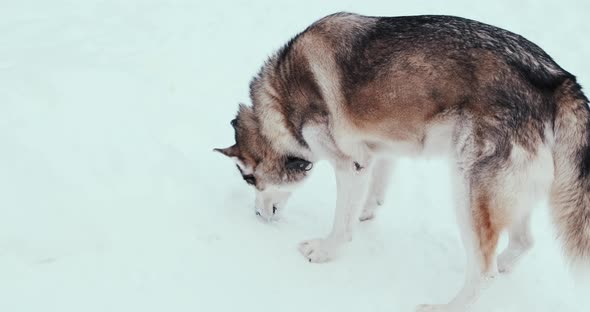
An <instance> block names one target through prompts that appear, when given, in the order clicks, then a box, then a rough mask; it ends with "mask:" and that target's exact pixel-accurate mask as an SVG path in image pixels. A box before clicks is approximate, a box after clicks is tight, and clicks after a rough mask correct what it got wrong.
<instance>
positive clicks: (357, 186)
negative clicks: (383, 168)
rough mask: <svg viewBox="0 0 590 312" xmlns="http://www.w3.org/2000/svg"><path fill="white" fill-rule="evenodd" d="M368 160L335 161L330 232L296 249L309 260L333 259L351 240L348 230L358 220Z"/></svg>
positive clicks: (352, 227)
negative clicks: (343, 162)
mask: <svg viewBox="0 0 590 312" xmlns="http://www.w3.org/2000/svg"><path fill="white" fill-rule="evenodd" d="M371 166H372V164H371V162H370V161H365V162H363V163H362V164H361V163H360V162H357V161H350V162H346V163H345V164H342V165H338V164H337V165H335V172H336V190H337V193H338V194H337V199H336V213H335V215H334V223H333V226H332V232H331V233H330V234H329V235H328V237H326V238H320V239H313V240H308V241H304V242H302V243H301V244H300V245H299V250H300V251H301V253H302V254H303V256H305V257H306V258H307V259H308V260H309V262H326V261H329V260H331V259H333V258H334V257H335V256H336V254H337V252H338V250H339V249H340V247H341V246H342V245H343V244H344V243H346V242H349V241H351V240H352V232H353V230H354V228H355V226H356V225H357V223H358V222H359V216H360V213H361V208H362V206H363V203H364V201H365V197H366V194H367V189H368V185H369V183H368V182H369V177H370V174H371Z"/></svg>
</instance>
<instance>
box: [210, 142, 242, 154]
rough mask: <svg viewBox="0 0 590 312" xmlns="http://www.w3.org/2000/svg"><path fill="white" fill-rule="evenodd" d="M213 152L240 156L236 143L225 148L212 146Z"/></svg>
mask: <svg viewBox="0 0 590 312" xmlns="http://www.w3.org/2000/svg"><path fill="white" fill-rule="evenodd" d="M213 151H214V152H219V153H221V154H223V155H225V156H227V157H238V156H240V148H238V146H237V145H236V144H234V145H232V146H230V147H226V148H214V149H213Z"/></svg>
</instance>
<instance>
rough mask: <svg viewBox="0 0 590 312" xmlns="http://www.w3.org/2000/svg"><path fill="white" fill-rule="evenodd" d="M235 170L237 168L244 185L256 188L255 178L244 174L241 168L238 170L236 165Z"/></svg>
mask: <svg viewBox="0 0 590 312" xmlns="http://www.w3.org/2000/svg"><path fill="white" fill-rule="evenodd" d="M236 168H238V170H239V171H240V174H241V175H242V179H244V181H246V183H248V184H250V185H254V186H256V177H255V176H254V175H253V174H244V172H243V171H242V168H240V166H238V165H236Z"/></svg>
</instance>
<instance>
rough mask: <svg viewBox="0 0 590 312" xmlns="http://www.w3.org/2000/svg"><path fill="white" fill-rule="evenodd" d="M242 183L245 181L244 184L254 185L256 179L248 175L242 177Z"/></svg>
mask: <svg viewBox="0 0 590 312" xmlns="http://www.w3.org/2000/svg"><path fill="white" fill-rule="evenodd" d="M243 178H244V181H246V183H248V184H250V185H256V178H255V177H254V176H253V175H251V174H249V175H245V176H243Z"/></svg>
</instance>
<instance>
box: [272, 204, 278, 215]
mask: <svg viewBox="0 0 590 312" xmlns="http://www.w3.org/2000/svg"><path fill="white" fill-rule="evenodd" d="M275 213H277V206H275V205H272V214H275Z"/></svg>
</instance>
